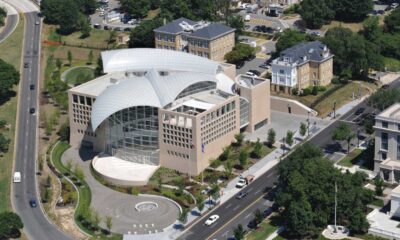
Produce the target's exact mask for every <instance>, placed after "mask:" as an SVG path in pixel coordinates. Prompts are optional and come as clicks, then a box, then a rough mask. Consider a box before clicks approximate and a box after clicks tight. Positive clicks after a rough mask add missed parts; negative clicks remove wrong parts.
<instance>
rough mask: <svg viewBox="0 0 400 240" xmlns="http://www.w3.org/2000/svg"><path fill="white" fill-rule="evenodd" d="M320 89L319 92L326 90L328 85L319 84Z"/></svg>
mask: <svg viewBox="0 0 400 240" xmlns="http://www.w3.org/2000/svg"><path fill="white" fill-rule="evenodd" d="M318 91H319V92H325V91H326V87H325V86H318Z"/></svg>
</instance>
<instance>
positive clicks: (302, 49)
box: [271, 41, 333, 94]
mask: <svg viewBox="0 0 400 240" xmlns="http://www.w3.org/2000/svg"><path fill="white" fill-rule="evenodd" d="M271 66H272V79H271V90H272V91H275V92H284V93H287V94H291V93H292V90H293V89H298V90H301V89H304V88H307V87H309V86H326V85H328V84H329V83H330V82H331V80H332V77H333V54H332V53H331V52H330V51H329V49H328V47H327V46H326V45H325V44H323V43H321V42H319V41H314V42H303V43H300V44H297V45H296V46H294V47H291V48H288V49H286V50H284V51H282V52H281V54H280V56H279V57H278V58H276V59H274V60H273V61H272V64H271Z"/></svg>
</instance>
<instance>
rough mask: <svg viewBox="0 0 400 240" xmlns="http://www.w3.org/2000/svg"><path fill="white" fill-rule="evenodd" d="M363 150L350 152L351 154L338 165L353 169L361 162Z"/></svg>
mask: <svg viewBox="0 0 400 240" xmlns="http://www.w3.org/2000/svg"><path fill="white" fill-rule="evenodd" d="M361 153H362V150H361V149H358V148H356V149H354V150H353V151H351V152H350V154H348V155H346V157H344V158H343V159H342V160H340V162H339V163H338V164H339V165H340V166H344V167H352V166H354V164H356V163H357V162H358V161H359V160H360V156H361Z"/></svg>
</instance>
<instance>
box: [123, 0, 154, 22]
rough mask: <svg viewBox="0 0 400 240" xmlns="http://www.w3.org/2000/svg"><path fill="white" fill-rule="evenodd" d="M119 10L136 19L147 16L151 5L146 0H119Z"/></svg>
mask: <svg viewBox="0 0 400 240" xmlns="http://www.w3.org/2000/svg"><path fill="white" fill-rule="evenodd" d="M119 2H120V4H121V10H122V11H123V12H126V13H129V14H131V15H132V16H134V17H136V18H143V17H145V16H147V13H148V11H149V10H150V7H151V3H150V1H148V0H120V1H119Z"/></svg>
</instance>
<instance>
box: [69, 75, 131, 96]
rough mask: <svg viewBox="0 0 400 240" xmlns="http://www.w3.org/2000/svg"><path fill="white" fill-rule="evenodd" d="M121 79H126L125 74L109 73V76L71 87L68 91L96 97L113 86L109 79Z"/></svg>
mask: <svg viewBox="0 0 400 240" xmlns="http://www.w3.org/2000/svg"><path fill="white" fill-rule="evenodd" d="M122 78H126V77H125V73H123V72H115V73H110V74H107V75H104V76H100V77H98V78H95V79H93V80H91V81H89V82H86V83H83V84H81V85H78V86H76V87H73V88H71V89H70V90H69V91H71V92H75V93H81V94H86V95H91V96H94V97H97V96H99V95H100V94H101V93H102V92H103V91H104V90H106V89H107V87H109V86H111V85H113V83H111V79H118V80H120V79H122Z"/></svg>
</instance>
